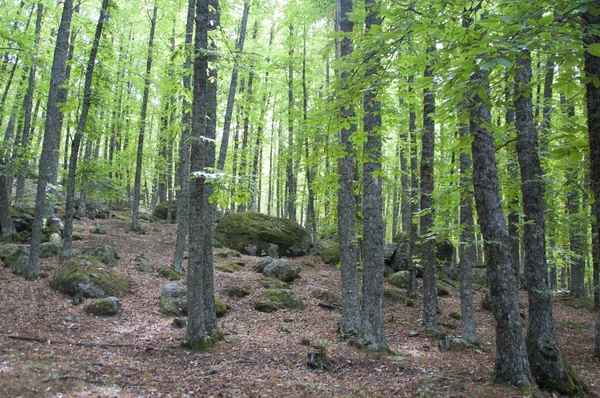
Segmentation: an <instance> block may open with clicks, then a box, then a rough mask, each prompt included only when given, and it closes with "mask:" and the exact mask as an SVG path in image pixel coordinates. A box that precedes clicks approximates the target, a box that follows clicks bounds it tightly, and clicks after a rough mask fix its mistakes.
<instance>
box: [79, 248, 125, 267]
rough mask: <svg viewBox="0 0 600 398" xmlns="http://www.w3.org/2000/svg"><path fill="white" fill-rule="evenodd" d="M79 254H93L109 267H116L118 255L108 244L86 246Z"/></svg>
mask: <svg viewBox="0 0 600 398" xmlns="http://www.w3.org/2000/svg"><path fill="white" fill-rule="evenodd" d="M81 254H83V255H85V256H94V257H97V258H99V259H100V261H102V262H103V263H104V264H106V265H108V266H109V267H116V266H117V265H119V255H118V254H117V251H116V250H115V249H114V248H113V247H112V246H108V245H100V246H94V247H87V248H85V249H83V250H82V252H81Z"/></svg>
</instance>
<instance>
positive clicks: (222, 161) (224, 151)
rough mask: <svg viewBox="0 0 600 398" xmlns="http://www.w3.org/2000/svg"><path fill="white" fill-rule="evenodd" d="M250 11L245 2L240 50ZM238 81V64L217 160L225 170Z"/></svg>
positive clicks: (235, 67)
mask: <svg viewBox="0 0 600 398" xmlns="http://www.w3.org/2000/svg"><path fill="white" fill-rule="evenodd" d="M249 11H250V2H249V1H247V2H245V3H244V11H243V13H242V22H241V24H240V34H239V36H238V39H237V43H236V46H235V48H236V49H237V51H238V52H240V53H241V52H242V51H243V49H244V41H245V40H246V27H247V26H248V12H249ZM237 81H238V65H237V63H236V64H235V65H234V66H233V71H232V72H231V82H230V83H229V94H228V95H227V106H226V107H225V118H224V120H223V135H222V136H221V147H220V148H219V159H218V161H217V170H220V171H223V169H224V167H225V158H226V156H227V146H228V145H229V132H230V130H231V116H232V115H233V105H234V101H235V92H236V90H237Z"/></svg>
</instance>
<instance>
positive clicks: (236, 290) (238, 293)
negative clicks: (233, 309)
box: [225, 285, 249, 298]
mask: <svg viewBox="0 0 600 398" xmlns="http://www.w3.org/2000/svg"><path fill="white" fill-rule="evenodd" d="M225 293H226V294H227V295H228V296H229V297H237V298H242V297H246V296H247V295H248V294H249V292H248V289H246V288H245V287H242V286H237V285H231V286H227V287H226V288H225Z"/></svg>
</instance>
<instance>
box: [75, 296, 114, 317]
mask: <svg viewBox="0 0 600 398" xmlns="http://www.w3.org/2000/svg"><path fill="white" fill-rule="evenodd" d="M119 308H121V303H119V299H118V298H116V297H106V298H101V299H100V300H98V301H96V302H95V303H91V304H88V305H86V306H85V308H84V311H85V312H87V313H88V314H92V315H97V316H111V315H117V313H118V312H119Z"/></svg>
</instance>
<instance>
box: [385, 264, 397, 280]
mask: <svg viewBox="0 0 600 398" xmlns="http://www.w3.org/2000/svg"><path fill="white" fill-rule="evenodd" d="M394 272H395V271H394V270H393V269H392V267H388V266H387V265H385V266H384V267H383V277H384V278H389V277H390V276H392V275H394Z"/></svg>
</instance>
